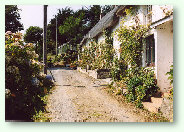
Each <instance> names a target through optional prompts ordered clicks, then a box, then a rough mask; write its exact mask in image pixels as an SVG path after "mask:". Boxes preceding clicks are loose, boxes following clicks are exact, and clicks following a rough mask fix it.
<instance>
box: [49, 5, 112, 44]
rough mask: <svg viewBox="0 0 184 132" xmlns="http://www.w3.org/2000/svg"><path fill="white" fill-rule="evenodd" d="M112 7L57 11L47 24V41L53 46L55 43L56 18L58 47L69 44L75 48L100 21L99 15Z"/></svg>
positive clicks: (97, 6)
mask: <svg viewBox="0 0 184 132" xmlns="http://www.w3.org/2000/svg"><path fill="white" fill-rule="evenodd" d="M113 7H114V6H111V5H106V6H100V5H93V6H87V7H86V6H85V8H84V7H82V9H79V10H77V11H73V10H72V9H71V8H68V7H67V8H64V9H61V10H60V9H59V10H58V13H57V14H56V16H55V18H53V19H51V21H50V22H49V24H48V40H49V41H50V42H49V43H50V44H52V45H54V44H55V41H56V17H57V26H58V29H57V31H58V45H62V44H63V43H70V44H71V45H74V46H76V45H77V44H79V43H80V42H81V41H82V39H83V37H84V35H86V34H87V33H88V31H89V30H90V29H91V28H92V27H94V26H95V25H96V23H97V22H98V21H99V20H100V13H101V9H102V14H103V15H105V14H106V13H107V12H109V11H110V10H112V9H113Z"/></svg>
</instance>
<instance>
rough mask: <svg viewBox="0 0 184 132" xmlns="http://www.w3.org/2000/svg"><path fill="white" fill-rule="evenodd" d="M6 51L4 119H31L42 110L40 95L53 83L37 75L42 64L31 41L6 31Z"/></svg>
mask: <svg viewBox="0 0 184 132" xmlns="http://www.w3.org/2000/svg"><path fill="white" fill-rule="evenodd" d="M16 38H18V39H16ZM5 53H6V54H5V57H6V58H5V62H6V63H5V74H6V76H5V84H6V89H7V90H6V91H8V94H7V95H9V96H6V97H7V98H6V119H7V120H30V119H31V118H32V116H33V115H34V114H35V113H36V112H38V111H40V110H44V105H45V104H44V102H43V100H42V97H44V95H45V94H46V93H45V91H46V89H49V88H51V86H52V82H49V80H47V79H46V77H45V75H44V74H40V71H41V68H42V67H43V64H41V63H40V62H38V61H37V58H38V55H37V54H36V53H35V51H34V47H33V44H31V43H29V44H23V42H22V41H21V34H11V33H7V34H6V42H5Z"/></svg>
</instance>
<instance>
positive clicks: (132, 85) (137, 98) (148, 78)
mask: <svg viewBox="0 0 184 132" xmlns="http://www.w3.org/2000/svg"><path fill="white" fill-rule="evenodd" d="M125 82H126V84H127V90H128V91H127V94H126V95H125V96H126V98H127V100H128V101H129V102H134V103H135V104H136V106H137V107H142V103H141V102H142V101H148V100H149V99H150V97H151V96H153V95H154V94H155V93H156V92H157V90H158V87H157V86H156V79H155V77H154V72H153V71H152V70H151V69H148V68H138V67H137V68H131V69H129V70H128V71H127V77H126V78H125Z"/></svg>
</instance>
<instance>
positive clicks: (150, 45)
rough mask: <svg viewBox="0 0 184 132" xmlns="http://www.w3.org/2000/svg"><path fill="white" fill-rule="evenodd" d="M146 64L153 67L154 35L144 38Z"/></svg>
mask: <svg viewBox="0 0 184 132" xmlns="http://www.w3.org/2000/svg"><path fill="white" fill-rule="evenodd" d="M146 64H147V66H155V40H154V35H150V36H149V37H147V38H146Z"/></svg>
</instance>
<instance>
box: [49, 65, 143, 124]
mask: <svg viewBox="0 0 184 132" xmlns="http://www.w3.org/2000/svg"><path fill="white" fill-rule="evenodd" d="M51 72H52V74H53V76H54V78H55V80H56V88H55V89H54V90H53V91H52V94H50V95H49V101H48V105H47V110H48V111H49V113H50V114H49V116H50V118H51V120H50V121H51V122H144V119H143V118H141V117H140V116H138V115H136V114H133V113H132V112H130V111H129V108H125V107H123V105H121V104H120V103H119V102H118V101H117V100H116V99H114V98H112V96H110V95H109V94H107V93H106V92H105V91H104V90H103V88H104V85H105V82H103V81H102V80H97V79H93V78H92V77H88V76H87V75H85V74H83V73H80V72H78V71H76V70H69V69H64V68H53V69H52V70H51Z"/></svg>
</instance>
